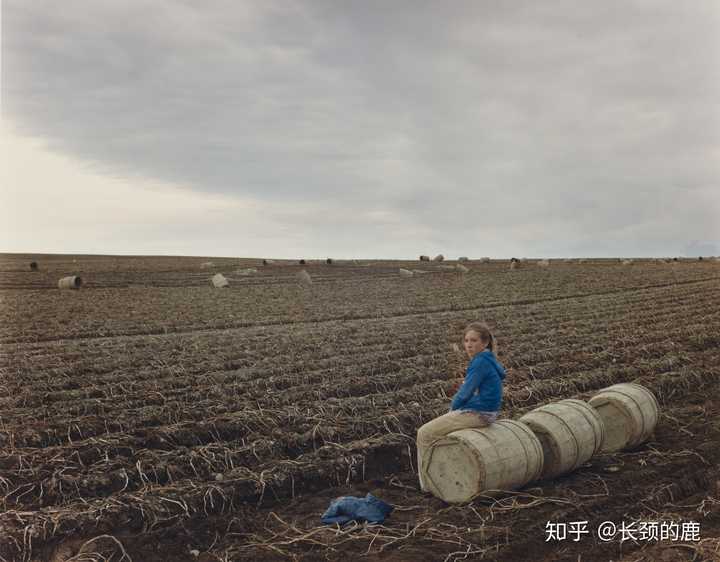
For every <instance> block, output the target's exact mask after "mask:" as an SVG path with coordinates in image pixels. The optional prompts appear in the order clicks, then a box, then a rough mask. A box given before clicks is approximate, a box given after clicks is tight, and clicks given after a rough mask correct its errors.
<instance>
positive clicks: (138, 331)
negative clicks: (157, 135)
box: [0, 256, 720, 560]
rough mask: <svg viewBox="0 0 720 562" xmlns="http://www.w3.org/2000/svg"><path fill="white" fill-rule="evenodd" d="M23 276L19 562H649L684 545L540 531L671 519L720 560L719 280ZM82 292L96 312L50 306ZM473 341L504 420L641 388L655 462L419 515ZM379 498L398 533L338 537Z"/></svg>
mask: <svg viewBox="0 0 720 562" xmlns="http://www.w3.org/2000/svg"><path fill="white" fill-rule="evenodd" d="M25 259H26V258H25V257H22V256H4V257H3V259H2V260H0V287H4V288H3V289H1V290H0V299H2V301H1V302H2V308H1V309H0V319H1V320H2V321H1V322H0V326H3V327H2V328H1V329H0V341H1V342H2V348H1V350H0V353H1V355H0V369H1V371H0V376H1V377H2V378H1V379H0V385H1V386H2V390H3V394H2V397H0V447H2V449H1V451H2V452H1V453H0V496H1V497H2V508H3V511H4V513H3V514H2V515H0V535H1V536H2V538H3V539H4V540H3V541H1V542H2V546H0V556H2V557H3V558H4V559H6V560H16V559H17V560H43V559H50V558H51V557H52V552H53V551H54V550H55V551H56V552H55V557H56V559H62V557H61V555H60V554H58V553H59V552H60V550H62V549H63V548H64V549H65V550H66V551H67V552H73V553H75V552H77V551H78V550H79V549H81V547H82V545H83V544H85V543H87V541H89V540H91V539H94V538H97V540H95V541H94V542H93V543H89V544H87V545H86V547H85V551H84V552H90V551H93V549H95V550H96V551H98V552H100V551H101V550H102V549H103V548H104V549H105V551H104V553H105V554H104V555H105V556H106V557H108V556H111V557H112V556H114V558H112V559H113V560H119V559H120V558H121V557H122V556H123V555H126V559H127V557H132V558H133V559H134V560H162V559H166V558H163V556H168V552H170V551H168V550H167V549H171V551H172V553H173V554H172V559H177V560H182V559H187V560H191V559H196V558H194V557H193V556H192V555H191V554H190V551H191V550H192V549H197V550H198V551H200V552H201V555H200V557H201V558H203V559H206V560H225V559H227V560H235V559H247V560H254V559H272V558H273V557H276V558H277V559H287V558H292V557H296V558H300V559H308V560H312V559H318V558H319V559H323V558H326V557H327V558H329V559H339V558H350V559H352V558H354V557H363V558H365V559H368V558H370V559H373V558H376V557H379V556H382V557H383V559H386V558H387V559H391V560H411V559H412V560H416V559H427V560H437V559H440V560H442V559H444V558H446V557H447V558H448V559H461V558H462V557H463V556H469V557H473V556H475V557H479V556H480V555H481V554H482V555H484V557H485V558H488V559H493V558H495V559H498V560H509V559H523V558H522V556H523V553H528V552H532V553H533V557H534V558H533V559H542V553H543V552H545V553H546V556H548V557H549V558H548V559H564V558H563V557H566V559H568V560H570V559H572V560H576V559H577V558H578V555H581V556H582V559H583V560H591V559H593V554H592V553H591V551H592V548H591V547H594V548H595V549H596V551H597V552H599V553H600V554H598V558H597V559H598V560H605V559H607V558H608V556H610V557H612V556H615V557H619V556H629V557H630V558H628V560H630V559H633V560H635V559H642V557H643V556H647V559H648V560H650V559H653V556H655V555H656V554H657V552H656V550H658V549H659V550H662V552H665V551H666V550H668V549H670V548H671V546H672V545H671V546H667V545H663V544H657V545H656V544H640V545H628V544H623V545H622V546H621V545H619V544H617V543H615V544H613V543H608V544H607V545H597V546H595V542H596V541H593V539H592V538H589V539H587V540H586V541H585V543H577V544H575V543H573V544H567V543H555V544H553V543H545V541H544V538H545V536H544V524H545V522H546V521H547V520H566V521H570V520H577V519H588V518H590V519H591V521H595V522H599V521H601V520H603V519H612V518H613V516H614V517H615V518H616V520H619V519H622V518H625V519H626V520H627V519H632V518H636V519H637V518H642V517H649V516H650V515H652V516H653V517H654V518H655V519H657V517H658V515H657V514H658V513H660V514H665V515H667V516H668V517H670V516H672V515H673V514H674V515H675V516H678V517H685V519H686V520H690V519H692V520H696V521H699V522H700V523H701V525H702V529H703V538H704V539H709V540H706V541H705V542H702V543H700V544H687V545H685V546H686V548H682V547H675V546H672V548H673V550H672V554H673V555H675V554H678V555H680V554H681V553H682V554H687V555H688V556H690V558H688V559H692V556H700V555H703V556H704V555H705V553H706V552H705V551H707V552H710V553H712V549H720V543H718V542H717V541H716V542H712V541H713V540H715V539H714V538H713V537H717V536H718V534H720V498H719V497H718V494H719V493H720V490H718V486H720V484H719V482H720V470H718V464H719V462H720V456H718V452H717V449H718V448H717V447H716V446H714V447H713V446H711V445H712V444H713V443H717V442H718V441H720V427H719V425H718V422H717V421H716V420H717V416H718V414H719V413H720V412H719V411H718V402H719V401H718V399H717V398H716V397H715V396H717V393H718V391H720V367H719V366H720V362H719V361H718V359H720V350H719V348H720V310H718V308H717V306H716V305H715V303H717V302H718V301H720V265H719V264H716V263H712V262H710V263H708V262H705V263H697V262H690V261H687V262H679V263H676V264H662V265H660V264H655V263H651V262H640V263H637V264H635V265H633V266H632V267H630V268H628V267H623V266H620V265H618V264H614V263H611V262H603V261H597V262H594V263H590V264H584V265H578V264H553V265H552V266H551V267H550V268H548V269H540V268H532V267H526V268H521V269H519V270H516V271H509V270H508V268H507V264H503V263H491V264H474V263H471V264H470V267H471V271H470V273H469V274H467V275H458V274H456V273H454V272H448V271H442V270H438V269H434V270H433V266H429V265H425V264H424V266H423V269H428V270H432V271H431V272H430V273H428V274H427V275H422V276H418V277H415V278H411V279H401V278H399V277H398V276H397V268H398V266H399V265H403V267H407V264H402V263H398V262H375V263H373V264H370V265H369V266H364V265H362V264H361V265H352V264H348V265H333V266H324V265H310V266H307V269H308V271H310V273H311V274H312V275H313V277H314V279H315V282H314V284H313V285H312V286H311V287H301V286H299V285H298V284H297V282H296V281H295V280H294V273H295V271H297V269H298V268H297V267H296V266H294V265H291V264H281V265H278V266H273V267H267V268H262V269H260V271H259V273H258V274H256V275H254V276H252V277H248V278H237V279H232V281H231V287H230V288H229V289H225V290H216V289H213V288H212V287H210V285H209V281H208V279H209V277H210V276H212V275H213V274H214V273H216V272H223V273H224V274H226V275H227V276H228V277H230V278H232V277H233V276H232V271H233V270H234V269H236V268H238V267H244V266H253V265H254V262H252V261H251V260H244V261H241V260H232V261H230V260H225V261H223V260H217V259H213V261H214V262H215V263H216V264H217V265H216V267H215V268H213V269H212V270H209V271H202V272H200V271H199V268H198V264H199V263H200V261H203V260H200V259H193V258H109V257H101V256H92V257H81V256H78V257H76V258H72V257H67V256H62V257H61V256H56V257H45V258H44V259H38V261H39V262H40V263H41V266H42V271H41V272H40V273H39V274H38V273H33V272H30V271H29V270H28V271H27V272H26V271H24V270H23V266H24V260H25ZM72 259H77V262H72ZM238 264H239V265H238ZM66 272H79V273H81V275H82V276H83V277H84V278H85V279H87V285H86V287H85V288H83V289H82V290H80V291H77V292H62V291H58V290H53V289H52V286H53V279H56V278H57V277H59V276H60V275H61V274H64V273H66ZM476 318H480V319H484V320H486V321H489V322H490V323H492V324H493V325H494V326H496V335H497V337H498V340H499V342H500V346H501V347H500V353H499V355H500V359H501V361H502V362H503V363H504V364H505V365H506V367H507V368H508V380H507V386H506V395H505V404H504V406H505V407H504V411H503V415H504V416H506V417H512V418H517V417H518V416H519V415H521V414H522V413H524V412H525V411H528V410H530V409H532V408H534V407H537V406H539V405H542V404H545V403H548V402H552V401H555V400H558V399H561V398H568V397H577V398H587V397H589V396H590V395H591V394H592V393H593V392H595V391H597V390H598V389H600V388H602V387H604V386H607V385H609V384H614V383H617V382H631V381H635V382H639V383H641V384H644V385H646V386H647V387H648V388H650V389H651V390H653V391H654V392H655V393H656V395H657V396H658V397H659V399H660V401H661V404H662V412H663V415H662V417H661V421H660V425H659V427H658V431H657V434H656V437H655V438H654V440H653V441H651V442H650V443H648V444H646V445H644V446H643V447H641V448H640V449H639V450H637V451H631V452H625V453H616V454H614V455H604V456H600V457H596V458H595V459H593V460H592V461H591V463H589V464H588V465H587V466H585V467H582V468H581V469H580V470H578V471H577V472H576V473H574V474H572V475H569V476H566V477H563V478H559V479H556V480H554V481H551V482H541V483H539V486H538V487H534V488H531V489H529V490H527V491H524V492H520V493H517V494H513V495H509V496H508V497H506V498H504V499H503V500H501V501H499V502H495V503H491V502H489V501H487V500H486V501H483V500H482V499H478V500H476V501H475V502H473V503H472V504H469V505H468V506H454V507H448V506H438V505H437V503H434V502H437V500H432V499H428V498H427V497H424V496H422V495H420V494H419V493H418V490H417V485H416V479H415V476H414V471H415V469H416V467H415V466H414V454H415V451H414V435H415V431H416V429H417V427H419V425H421V424H422V423H424V422H426V421H428V420H429V419H431V418H432V417H434V416H436V415H439V414H441V413H443V412H444V411H446V409H447V404H448V396H449V395H451V393H452V389H453V388H454V387H455V386H456V385H457V382H458V380H459V377H461V376H462V370H463V367H464V363H465V361H464V359H463V358H462V357H461V356H459V355H458V354H457V353H456V352H454V351H453V350H452V347H451V346H452V344H453V343H455V342H457V341H458V340H459V336H460V333H461V330H462V327H463V326H464V324H465V323H467V322H468V321H470V320H473V319H476ZM709 444H710V445H709ZM607 466H620V467H622V468H621V469H620V470H619V471H618V472H607V471H606V470H605V468H606V467H607ZM366 491H373V492H374V493H377V494H378V495H380V496H382V497H384V498H386V499H389V500H391V501H393V503H395V504H396V505H398V509H397V510H396V512H395V513H394V514H393V516H392V517H391V518H390V519H389V520H388V522H387V524H386V525H384V526H381V527H372V526H370V527H366V526H355V527H351V528H350V529H345V530H342V531H341V530H338V529H331V528H325V527H320V526H318V522H319V521H318V518H319V515H320V513H321V512H322V510H323V509H324V507H325V506H326V504H327V502H328V501H329V500H330V499H332V498H333V497H335V496H336V495H341V494H346V493H347V494H354V495H357V494H359V493H364V492H366ZM677 506H684V507H677ZM105 535H106V536H107V537H111V538H112V539H113V540H111V539H108V538H99V537H102V536H105ZM118 545H120V546H118ZM157 545H161V547H162V548H163V549H164V550H159V551H157V550H155V548H156V547H157ZM101 547H102V548H101ZM172 549H174V550H172ZM597 549H599V550H597ZM58 556H60V557H61V558H58ZM633 557H634V558H633Z"/></svg>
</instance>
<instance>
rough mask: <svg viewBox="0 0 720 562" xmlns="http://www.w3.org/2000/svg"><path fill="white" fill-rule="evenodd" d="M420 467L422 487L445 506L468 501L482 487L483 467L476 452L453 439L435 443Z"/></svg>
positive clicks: (458, 440)
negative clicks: (422, 475)
mask: <svg viewBox="0 0 720 562" xmlns="http://www.w3.org/2000/svg"><path fill="white" fill-rule="evenodd" d="M424 464H425V466H426V467H427V472H426V474H425V480H426V485H427V486H428V488H429V489H430V491H431V492H433V494H435V495H436V496H437V497H439V498H442V499H443V500H445V501H447V502H450V503H461V502H465V501H470V500H471V499H472V498H473V497H474V496H475V495H477V493H478V491H480V490H482V489H483V487H484V486H483V482H485V479H486V473H485V466H484V463H483V462H482V460H481V459H480V457H479V454H478V452H477V450H476V449H475V448H473V447H470V446H469V445H468V444H467V443H465V442H464V441H463V440H462V439H459V438H457V437H454V436H446V437H443V438H441V439H439V440H438V441H436V442H435V443H434V444H433V446H432V448H431V449H430V450H429V451H428V458H427V460H426V461H425V463H424Z"/></svg>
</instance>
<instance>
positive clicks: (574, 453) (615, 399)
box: [421, 383, 659, 503]
mask: <svg viewBox="0 0 720 562" xmlns="http://www.w3.org/2000/svg"><path fill="white" fill-rule="evenodd" d="M658 417H659V406H658V402H657V400H656V399H655V396H654V395H653V394H652V392H650V391H649V390H648V389H647V388H645V387H643V386H640V385H638V384H634V383H623V384H616V385H613V386H610V387H608V388H605V389H603V390H601V391H600V392H599V393H598V394H596V395H595V396H593V397H592V398H591V399H590V400H589V401H588V402H584V401H582V400H575V399H567V400H561V401H559V402H555V403H553V404H547V405H545V406H541V407H539V408H536V409H534V410H532V411H531V412H528V413H527V414H525V415H524V416H522V417H521V418H520V419H519V420H499V421H497V422H495V423H493V424H491V425H489V426H488V427H484V428H480V429H462V430H459V431H454V432H452V433H450V434H449V435H447V436H445V437H443V438H441V439H438V440H437V441H435V442H434V443H433V444H432V445H431V446H430V448H429V449H428V451H427V453H426V455H425V458H424V459H423V463H422V464H423V466H422V468H421V470H423V480H424V481H425V482H426V485H427V487H428V490H429V491H430V492H432V493H433V495H435V496H437V497H438V498H440V499H442V500H444V501H446V502H448V503H463V502H467V501H470V500H472V499H473V498H474V497H477V496H479V495H489V496H492V495H495V494H496V493H498V492H499V491H502V490H514V489H517V488H521V487H522V486H524V485H526V484H528V483H530V482H532V481H534V480H547V479H551V478H555V477H557V476H560V475H562V474H566V473H568V472H571V471H573V470H575V469H576V468H578V467H579V466H581V465H583V464H584V463H586V462H587V461H588V460H590V458H591V457H592V456H593V455H595V454H597V453H610V452H615V451H620V450H623V449H631V448H633V447H636V446H638V445H640V444H641V443H643V442H645V441H646V440H647V439H648V438H649V437H650V436H651V435H652V432H653V430H654V429H655V425H656V424H657V421H658Z"/></svg>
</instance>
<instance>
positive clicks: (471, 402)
mask: <svg viewBox="0 0 720 562" xmlns="http://www.w3.org/2000/svg"><path fill="white" fill-rule="evenodd" d="M504 379H505V369H503V366H502V365H501V364H500V363H499V362H498V360H497V358H496V357H495V354H494V353H493V352H492V351H490V350H489V349H485V350H484V351H481V352H480V353H478V354H476V355H475V357H473V358H472V359H471V360H470V363H469V364H468V367H467V371H466V373H465V381H464V382H463V384H462V386H461V387H460V388H459V389H458V391H457V392H456V393H455V396H453V399H452V403H451V404H450V410H451V411H452V410H475V411H479V412H497V411H498V410H500V404H501V403H502V381H503V380H504Z"/></svg>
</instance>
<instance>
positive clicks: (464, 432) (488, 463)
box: [423, 420, 543, 503]
mask: <svg viewBox="0 0 720 562" xmlns="http://www.w3.org/2000/svg"><path fill="white" fill-rule="evenodd" d="M423 465H424V466H423V481H424V482H425V485H426V486H427V489H428V490H429V491H430V492H432V493H433V494H434V495H435V496H437V497H438V498H440V499H442V500H443V501H446V502H448V503H462V502H468V501H470V500H472V499H473V498H474V497H475V496H478V495H480V494H483V493H486V494H488V495H493V494H495V493H497V492H498V491H500V490H514V489H516V488H520V487H522V486H524V485H525V484H527V483H528V482H530V481H532V480H535V479H537V478H538V477H539V476H540V473H541V472H542V466H543V453H542V445H541V444H540V441H539V440H538V438H537V437H536V436H535V434H534V433H533V432H532V431H531V430H530V428H529V427H528V426H526V425H525V424H523V423H521V422H518V421H514V420H500V421H497V422H495V423H492V424H490V425H489V426H488V427H483V428H479V429H461V430H459V431H454V432H452V433H450V434H448V435H446V436H445V437H442V438H440V439H438V440H437V441H435V442H434V443H433V444H432V445H431V446H430V447H429V449H428V450H427V452H426V453H425V460H424V462H423Z"/></svg>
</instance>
